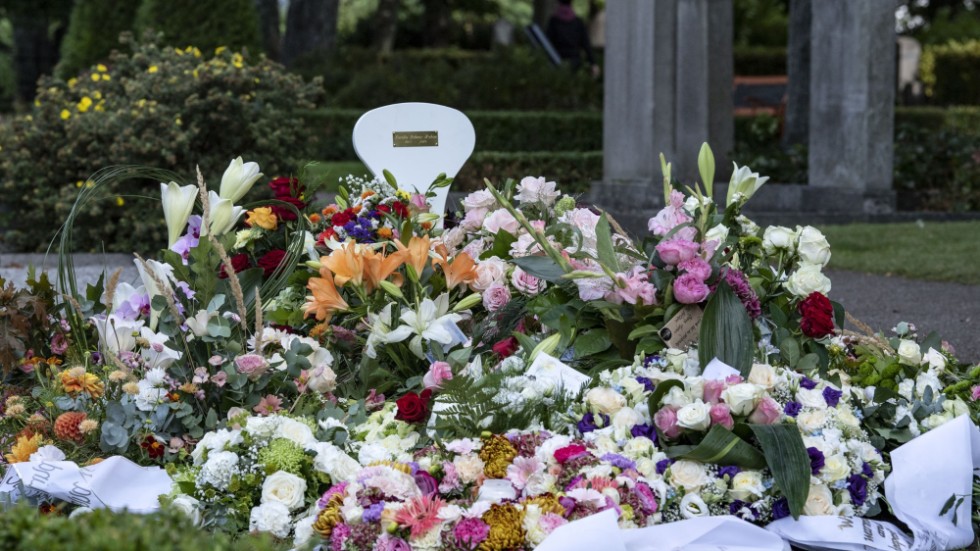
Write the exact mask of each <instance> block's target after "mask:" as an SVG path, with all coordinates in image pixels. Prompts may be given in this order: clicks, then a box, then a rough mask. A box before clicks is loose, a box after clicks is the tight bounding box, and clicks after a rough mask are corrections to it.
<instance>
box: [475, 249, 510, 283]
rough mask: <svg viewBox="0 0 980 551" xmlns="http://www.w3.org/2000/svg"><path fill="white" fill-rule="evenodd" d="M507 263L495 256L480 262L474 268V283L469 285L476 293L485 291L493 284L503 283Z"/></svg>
mask: <svg viewBox="0 0 980 551" xmlns="http://www.w3.org/2000/svg"><path fill="white" fill-rule="evenodd" d="M506 277H507V263H506V262H504V261H503V260H500V259H499V258H497V257H496V256H492V257H490V258H488V259H486V260H481V261H480V263H479V264H477V266H476V281H474V282H473V283H471V284H470V287H472V288H473V289H474V290H476V291H486V290H487V289H489V288H490V286H491V285H493V284H494V283H505V282H506Z"/></svg>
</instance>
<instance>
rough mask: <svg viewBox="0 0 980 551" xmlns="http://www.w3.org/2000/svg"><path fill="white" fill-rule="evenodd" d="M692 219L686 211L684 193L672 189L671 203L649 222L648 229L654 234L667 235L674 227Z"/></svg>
mask: <svg viewBox="0 0 980 551" xmlns="http://www.w3.org/2000/svg"><path fill="white" fill-rule="evenodd" d="M690 221H691V217H690V215H688V214H687V213H686V212H684V194H683V193H681V192H679V191H677V190H672V191H671V192H670V204H669V205H667V206H666V207H664V208H663V209H662V210H661V211H660V212H658V213H657V215H656V216H654V217H653V218H651V219H650V221H649V222H647V229H649V230H650V233H652V234H653V235H667V233H669V232H670V230H672V229H674V227H676V226H678V225H680V224H684V223H686V222H690Z"/></svg>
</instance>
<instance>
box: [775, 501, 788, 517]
mask: <svg viewBox="0 0 980 551" xmlns="http://www.w3.org/2000/svg"><path fill="white" fill-rule="evenodd" d="M788 516H789V502H788V501H786V498H785V497H781V498H779V499H777V500H776V501H774V502H773V504H772V519H773V520H779V519H781V518H786V517H788Z"/></svg>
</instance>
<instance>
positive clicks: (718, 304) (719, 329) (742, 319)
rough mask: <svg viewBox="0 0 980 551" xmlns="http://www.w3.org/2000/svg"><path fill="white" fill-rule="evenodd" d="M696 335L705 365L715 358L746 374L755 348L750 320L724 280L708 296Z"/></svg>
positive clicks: (744, 375)
mask: <svg viewBox="0 0 980 551" xmlns="http://www.w3.org/2000/svg"><path fill="white" fill-rule="evenodd" d="M698 337H699V344H698V359H699V360H700V362H701V365H708V362H710V361H711V360H712V359H713V358H718V359H719V360H721V361H723V362H725V363H726V364H728V365H730V366H732V367H734V368H735V369H738V370H739V372H740V373H741V374H742V376H743V377H748V375H749V371H750V370H751V369H752V356H753V352H754V350H755V336H754V335H753V332H752V320H751V319H749V314H748V312H746V311H745V307H744V306H743V305H742V301H741V300H739V298H738V296H736V295H735V293H734V292H733V291H732V288H731V287H730V286H729V285H728V283H727V282H726V281H724V280H723V281H721V282H720V283H719V284H718V289H717V290H716V291H715V294H714V295H713V296H712V297H711V299H709V300H708V304H707V306H706V307H705V309H704V317H702V318H701V331H700V334H699V336H698Z"/></svg>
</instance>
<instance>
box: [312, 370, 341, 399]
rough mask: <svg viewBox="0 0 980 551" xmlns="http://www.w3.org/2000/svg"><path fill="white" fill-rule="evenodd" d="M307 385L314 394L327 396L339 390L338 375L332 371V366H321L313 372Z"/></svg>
mask: <svg viewBox="0 0 980 551" xmlns="http://www.w3.org/2000/svg"><path fill="white" fill-rule="evenodd" d="M306 384H307V386H309V387H310V390H312V391H313V392H317V393H319V394H326V393H328V392H331V391H333V389H335V388H337V374H336V373H334V371H333V369H330V366H328V365H321V366H319V367H317V368H316V369H314V370H313V373H311V374H310V379H309V381H307V383H306Z"/></svg>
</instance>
